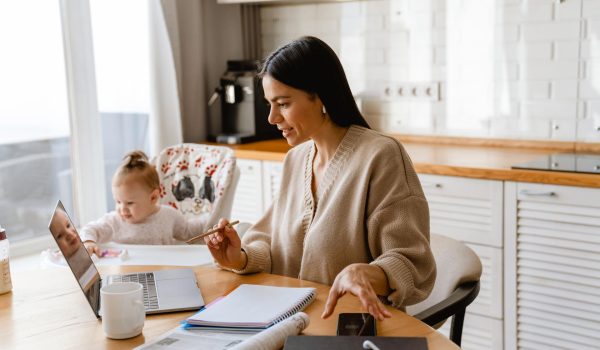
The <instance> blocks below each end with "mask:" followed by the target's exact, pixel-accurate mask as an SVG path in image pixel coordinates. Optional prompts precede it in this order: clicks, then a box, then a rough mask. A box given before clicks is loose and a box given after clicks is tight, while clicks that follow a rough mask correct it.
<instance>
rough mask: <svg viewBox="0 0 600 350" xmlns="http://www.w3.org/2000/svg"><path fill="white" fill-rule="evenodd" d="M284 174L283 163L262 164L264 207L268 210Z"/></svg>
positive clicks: (266, 161)
mask: <svg viewBox="0 0 600 350" xmlns="http://www.w3.org/2000/svg"><path fill="white" fill-rule="evenodd" d="M282 172H283V162H276V161H268V160H265V161H263V162H262V173H263V207H264V210H267V209H268V208H269V206H270V205H271V203H273V200H274V199H275V197H277V194H278V193H279V186H281V173H282Z"/></svg>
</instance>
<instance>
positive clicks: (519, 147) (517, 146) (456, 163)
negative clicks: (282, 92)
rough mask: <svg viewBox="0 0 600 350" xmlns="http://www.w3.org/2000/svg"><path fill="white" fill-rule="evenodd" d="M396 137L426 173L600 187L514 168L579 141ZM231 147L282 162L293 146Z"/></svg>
mask: <svg viewBox="0 0 600 350" xmlns="http://www.w3.org/2000/svg"><path fill="white" fill-rule="evenodd" d="M396 137H397V138H398V139H399V140H400V141H401V142H402V144H403V145H404V147H405V148H406V150H407V152H408V154H409V155H410V157H411V159H412V161H413V164H414V165H415V169H416V170H417V172H418V173H422V174H438V175H449V176H462V177H469V178H478V179H492V180H506V181H522V182H536V183H545V184H554V185H568V186H582V187H600V175H594V174H578V173H569V172H557V171H536V170H520V169H511V165H513V164H518V163H522V162H527V161H531V160H535V159H537V158H540V157H543V156H547V155H550V154H554V153H572V152H575V150H578V149H585V148H581V147H580V146H579V145H577V144H575V143H566V142H556V143H552V142H542V143H540V142H535V141H531V142H522V141H510V140H500V141H502V142H505V143H511V142H513V144H511V145H510V146H512V147H506V146H504V147H494V146H490V142H489V140H486V141H482V142H481V143H479V144H477V143H474V142H470V144H467V145H465V143H468V142H461V139H456V140H455V142H448V139H449V138H439V140H442V141H443V142H440V143H435V142H436V141H435V140H436V139H438V138H433V137H426V138H421V139H420V138H418V137H413V136H407V137H404V136H402V135H400V136H396ZM422 140H425V141H422ZM461 143H462V144H461ZM540 145H541V146H542V147H540ZM592 145H594V144H592ZM231 147H232V148H233V149H234V150H235V154H236V157H238V158H241V159H257V160H271V161H282V160H283V158H284V157H285V154H286V152H287V151H288V150H289V149H290V146H289V145H288V144H287V143H286V142H285V140H283V139H278V140H268V141H259V142H253V143H249V144H243V145H232V146H231ZM594 147H597V146H594ZM594 147H591V148H589V147H588V148H587V149H586V150H587V152H586V153H592V152H590V151H589V150H590V149H591V150H592V151H596V148H594Z"/></svg>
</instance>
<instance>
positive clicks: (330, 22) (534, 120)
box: [260, 0, 600, 142]
mask: <svg viewBox="0 0 600 350" xmlns="http://www.w3.org/2000/svg"><path fill="white" fill-rule="evenodd" d="M260 13H261V21H262V23H261V24H262V25H261V29H262V34H261V35H262V47H263V51H264V54H265V55H266V54H268V53H269V52H271V51H272V50H274V49H275V48H277V47H278V46H280V45H282V44H284V43H286V42H288V41H290V40H292V39H295V38H298V37H300V36H302V35H314V36H317V37H319V38H321V39H323V40H324V41H326V42H327V43H328V44H329V45H331V46H332V48H333V49H334V50H335V51H336V52H337V53H338V55H339V57H340V59H341V61H342V64H343V65H344V68H345V69H346V74H347V76H348V79H349V81H350V85H351V87H352V90H353V92H354V94H355V95H356V96H357V99H358V100H359V101H360V103H361V109H362V110H363V112H364V114H365V116H366V117H367V118H368V120H369V122H370V123H371V125H372V126H373V127H374V128H376V129H380V130H385V131H388V132H395V133H407V134H425V135H450V136H469V137H494V138H511V139H534V140H562V141H581V142H600V0H563V1H559V0H381V1H380V0H369V1H349V2H335V3H331V2H330V3H321V4H319V3H311V4H301V5H292V4H290V5H276V6H262V7H261V11H260Z"/></svg>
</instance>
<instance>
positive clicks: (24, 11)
mask: <svg viewBox="0 0 600 350" xmlns="http://www.w3.org/2000/svg"><path fill="white" fill-rule="evenodd" d="M33 8H35V11H33V10H32V9H33ZM0 43H2V47H3V53H2V55H0V76H1V77H2V79H0V96H2V102H1V103H0V224H1V225H2V226H4V227H5V228H6V230H7V234H8V235H9V237H10V240H11V241H20V240H26V239H32V238H36V237H41V236H47V235H48V230H47V224H48V221H49V213H50V211H51V208H52V207H53V206H54V204H55V202H56V199H57V198H59V197H60V198H63V199H64V201H65V205H66V206H67V208H69V210H70V209H72V201H71V198H70V196H68V195H67V193H70V188H71V182H70V177H69V176H68V172H69V169H70V151H69V139H70V132H69V113H68V101H67V89H66V80H65V62H64V54H63V41H62V33H61V22H60V9H59V4H58V2H56V1H45V0H27V1H3V2H0Z"/></svg>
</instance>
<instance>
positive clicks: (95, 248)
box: [83, 241, 102, 257]
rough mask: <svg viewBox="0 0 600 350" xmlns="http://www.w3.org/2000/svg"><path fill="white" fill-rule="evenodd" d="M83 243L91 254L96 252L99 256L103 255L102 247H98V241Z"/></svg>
mask: <svg viewBox="0 0 600 350" xmlns="http://www.w3.org/2000/svg"><path fill="white" fill-rule="evenodd" d="M83 245H84V246H85V249H87V251H88V253H90V255H92V254H96V255H97V256H98V257H100V256H101V255H102V252H101V251H100V247H98V245H97V244H96V242H94V241H85V242H83Z"/></svg>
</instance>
